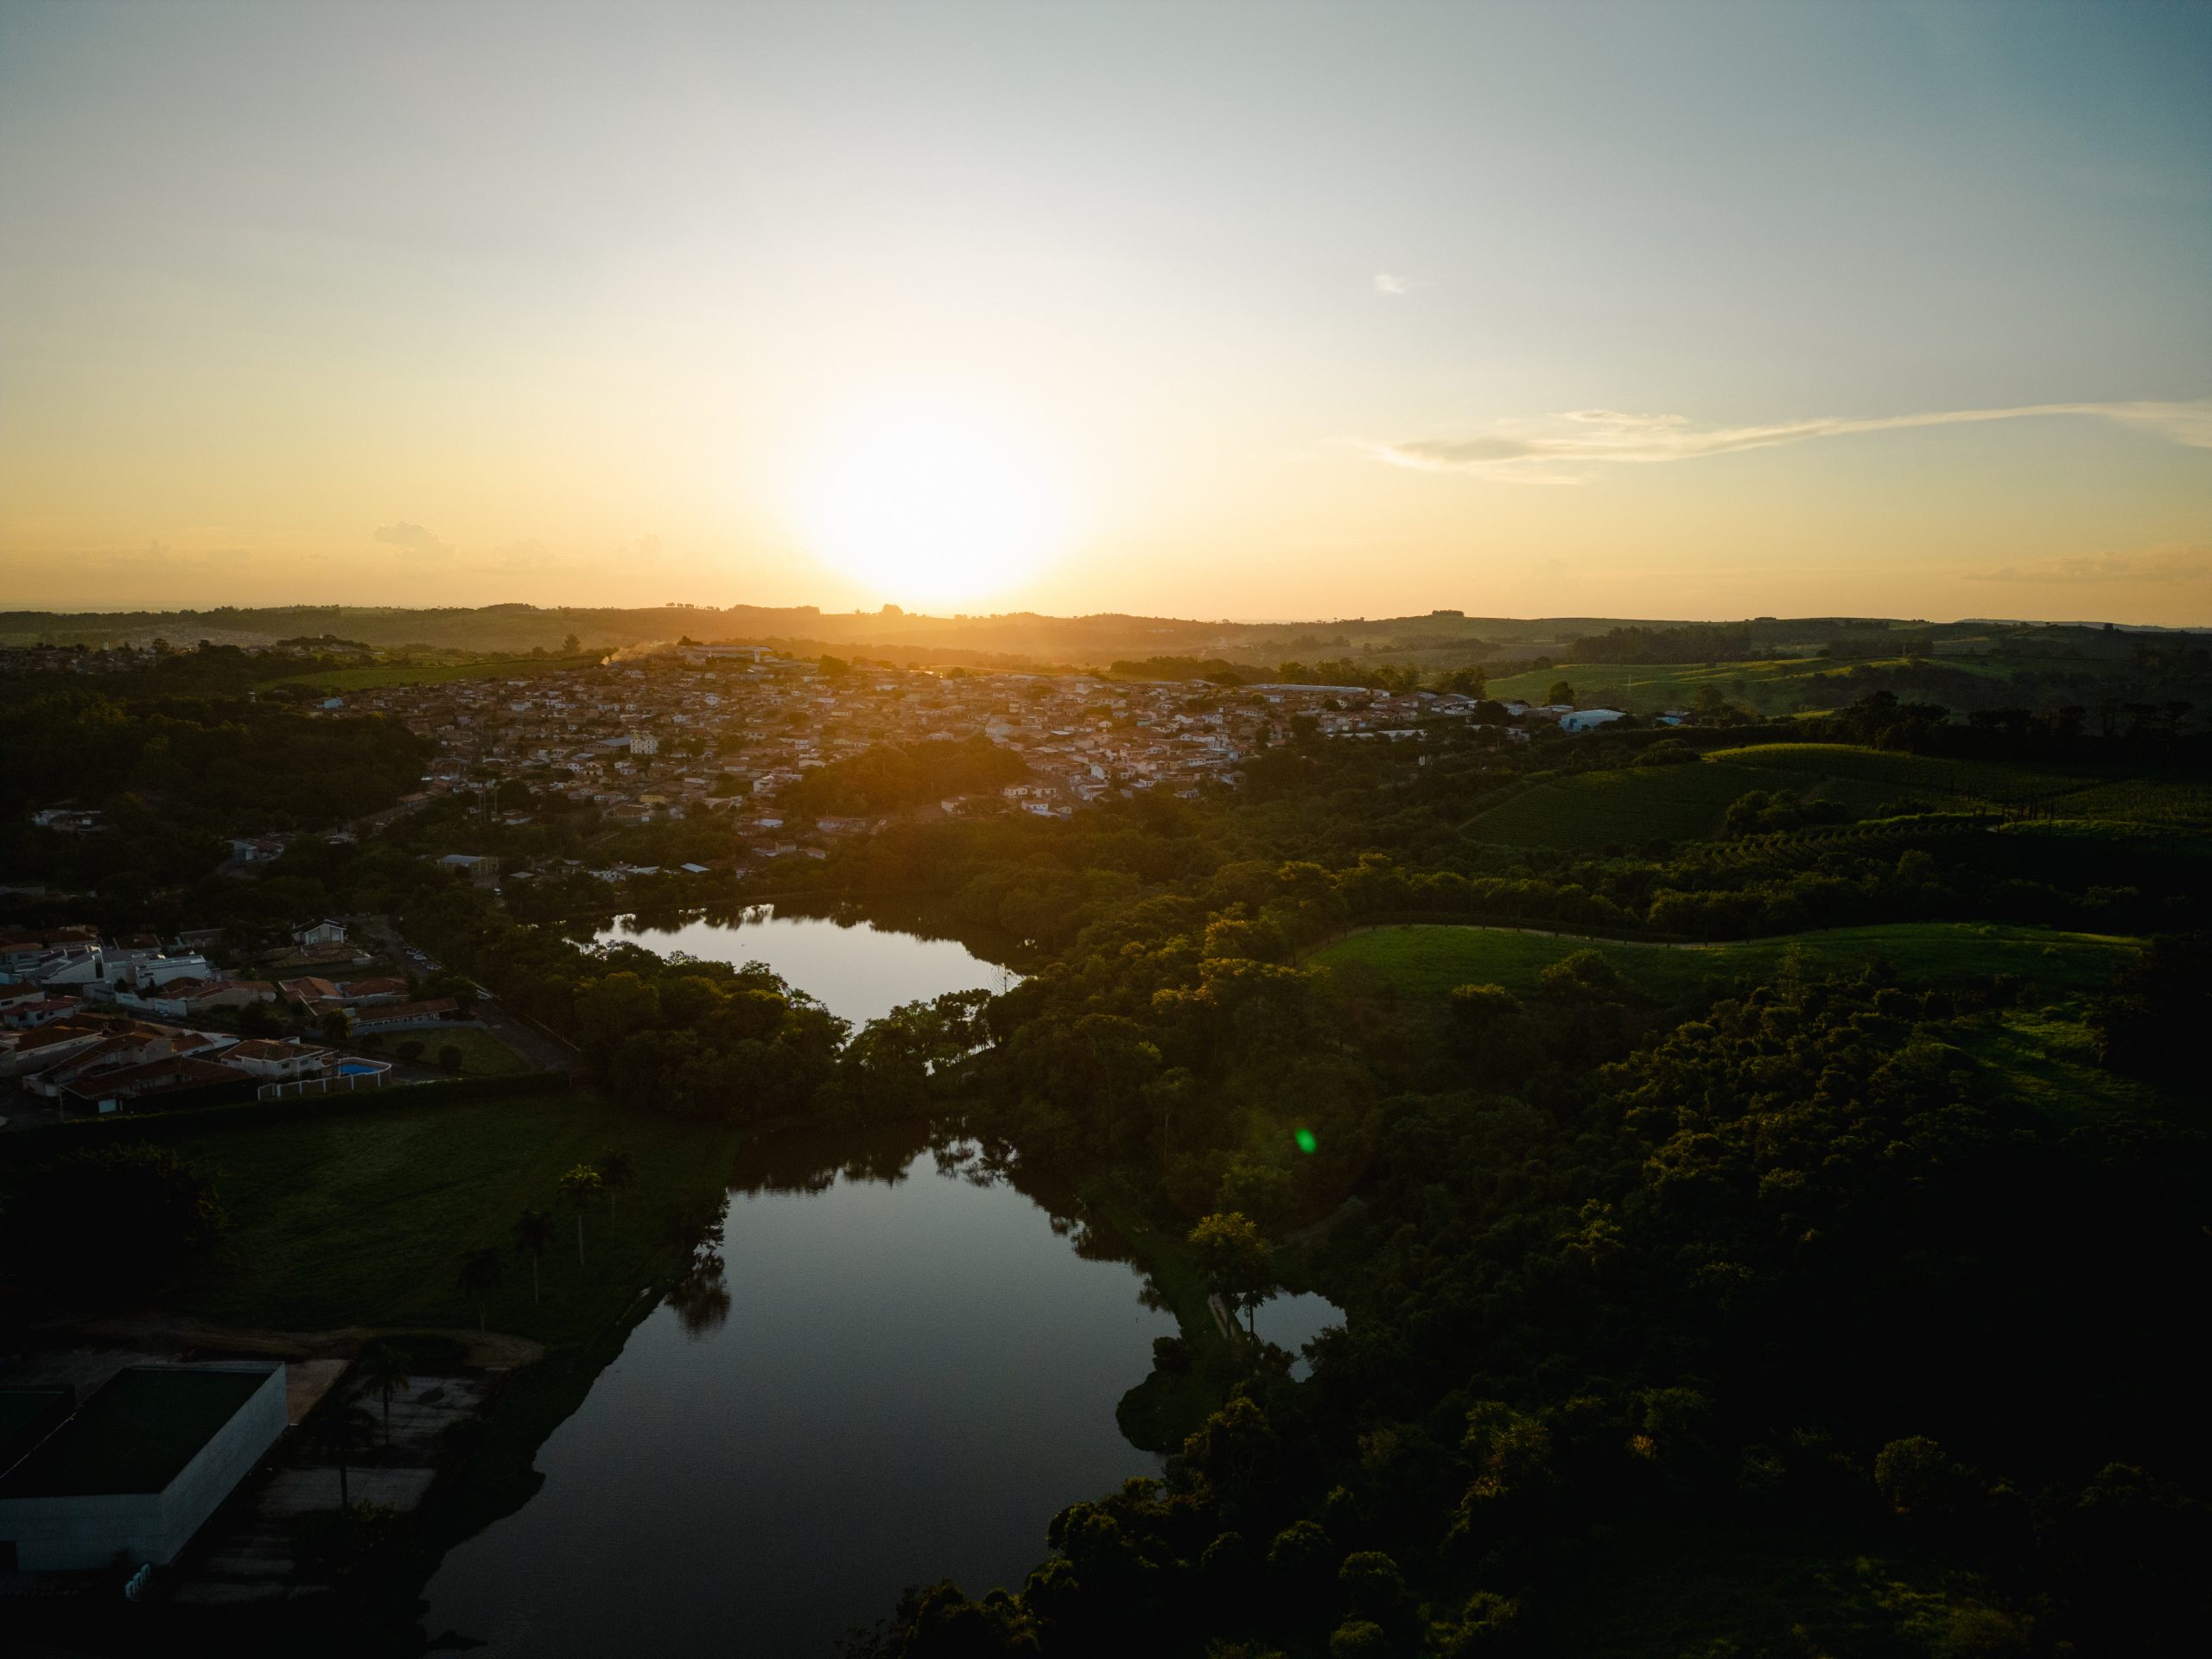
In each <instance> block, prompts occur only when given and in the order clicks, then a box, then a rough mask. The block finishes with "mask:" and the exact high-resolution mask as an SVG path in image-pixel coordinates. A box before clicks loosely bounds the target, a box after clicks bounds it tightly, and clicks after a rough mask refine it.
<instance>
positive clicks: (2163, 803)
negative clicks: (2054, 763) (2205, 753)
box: [2060, 778, 2212, 829]
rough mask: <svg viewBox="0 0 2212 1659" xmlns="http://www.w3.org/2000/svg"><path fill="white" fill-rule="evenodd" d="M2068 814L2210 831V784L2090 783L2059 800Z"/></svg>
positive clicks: (2176, 781) (2181, 781)
mask: <svg viewBox="0 0 2212 1659" xmlns="http://www.w3.org/2000/svg"><path fill="white" fill-rule="evenodd" d="M2060 810H2063V812H2064V813H2065V814H2066V815H2067V817H2075V818H2088V819H2095V820H2101V821H2103V822H2107V823H2137V824H2150V825H2155V826H2158V827H2159V828H2162V829H2212V785H2206V784H2202V783H2199V782H2197V781H2196V780H2195V779H2163V778H2129V779H2121V780H2120V781H2118V782H2114V783H2104V784H2093V785H2090V786H2089V787H2088V788H2087V789H2084V790H2082V791H2079V792H2078V793H2075V794H2072V795H2069V796H2067V797H2066V798H2065V799H2064V800H2063V802H2061V803H2060Z"/></svg>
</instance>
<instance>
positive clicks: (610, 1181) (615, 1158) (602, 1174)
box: [599, 1147, 637, 1217]
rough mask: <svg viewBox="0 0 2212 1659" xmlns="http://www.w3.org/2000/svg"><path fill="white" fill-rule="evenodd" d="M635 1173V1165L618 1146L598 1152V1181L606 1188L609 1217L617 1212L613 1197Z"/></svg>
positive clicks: (614, 1197) (615, 1196) (628, 1183)
mask: <svg viewBox="0 0 2212 1659" xmlns="http://www.w3.org/2000/svg"><path fill="white" fill-rule="evenodd" d="M636 1174H637V1166H636V1165H634V1164H632V1162H631V1161H630V1154H628V1153H626V1152H624V1151H622V1150H621V1149H620V1147H608V1148H607V1150H606V1151H605V1152H602V1153H601V1154H599V1181H600V1185H601V1186H603V1187H605V1188H606V1189H607V1214H608V1215H609V1217H613V1216H614V1215H616V1214H618V1213H619V1211H618V1210H617V1207H616V1205H615V1199H616V1198H617V1196H618V1195H619V1194H620V1192H621V1191H622V1189H623V1188H624V1187H626V1186H627V1185H630V1182H631V1180H632V1178H633V1177H635V1175H636Z"/></svg>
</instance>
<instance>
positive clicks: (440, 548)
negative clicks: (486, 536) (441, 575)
mask: <svg viewBox="0 0 2212 1659" xmlns="http://www.w3.org/2000/svg"><path fill="white" fill-rule="evenodd" d="M370 533H371V534H372V535H373V536H374V537H376V538H377V540H378V541H380V542H382V543H385V545H386V546H388V547H396V548H398V549H400V550H402V551H403V552H406V553H410V554H412V555H414V556H415V557H416V558H418V559H449V558H451V557H452V556H453V543H451V542H442V541H440V540H439V539H438V538H437V537H435V536H433V535H432V534H430V532H429V531H427V530H425V529H423V526H422V525H420V524H409V523H408V522H407V521H406V520H405V519H404V518H403V519H401V520H400V521H399V522H397V524H378V526H377V527H376V529H375V530H373V531H371V532H370Z"/></svg>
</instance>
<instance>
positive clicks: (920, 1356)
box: [425, 1126, 1175, 1659]
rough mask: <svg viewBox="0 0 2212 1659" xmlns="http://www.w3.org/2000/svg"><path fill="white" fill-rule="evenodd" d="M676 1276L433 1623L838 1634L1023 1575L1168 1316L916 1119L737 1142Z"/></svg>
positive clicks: (447, 1593)
mask: <svg viewBox="0 0 2212 1659" xmlns="http://www.w3.org/2000/svg"><path fill="white" fill-rule="evenodd" d="M684 1219H686V1220H690V1221H696V1222H698V1223H699V1224H700V1225H699V1230H697V1231H695V1232H693V1233H692V1234H691V1235H690V1237H689V1239H688V1240H687V1245H688V1246H689V1248H690V1251H691V1254H690V1262H689V1270H688V1271H687V1272H686V1273H685V1274H684V1275H683V1279H682V1280H681V1281H679V1282H678V1284H677V1286H676V1287H675V1288H674V1289H673V1290H672V1291H671V1293H670V1294H668V1296H667V1297H666V1298H665V1300H664V1302H663V1304H662V1305H661V1306H658V1308H656V1309H655V1311H654V1312H653V1313H651V1314H650V1315H648V1316H647V1317H646V1318H645V1320H644V1321H643V1322H642V1323H641V1324H640V1325H638V1327H637V1328H636V1329H635V1330H634V1331H632V1332H631V1333H630V1336H629V1338H628V1339H627V1341H626V1344H625V1345H624V1347H623V1350H622V1351H621V1353H620V1357H618V1358H617V1359H616V1360H615V1361H614V1362H613V1363H612V1364H611V1365H610V1366H609V1367H608V1368H607V1370H605V1371H603V1372H601V1374H600V1376H598V1378H597V1379H596V1380H595V1381H594V1384H593V1386H592V1389H591V1392H590V1394H589V1395H588V1397H587V1398H586V1399H585V1401H584V1402H583V1404H582V1406H581V1407H580V1408H578V1409H577V1410H576V1412H575V1414H574V1415H573V1416H571V1417H570V1418H569V1420H568V1421H566V1422H564V1423H563V1424H562V1426H561V1427H559V1428H558V1429H556V1431H555V1432H554V1433H553V1434H552V1435H551V1437H550V1439H549V1440H547V1441H546V1442H545V1444H544V1445H543V1446H542V1447H541V1448H540V1449H539V1452H538V1454H537V1459H536V1462H537V1469H538V1470H539V1471H541V1472H542V1474H543V1486H542V1487H541V1488H540V1490H539V1491H537V1495H536V1496H535V1497H532V1498H531V1500H530V1502H529V1503H526V1504H524V1506H523V1508H522V1509H520V1510H518V1511H517V1512H515V1513H514V1514H512V1515H511V1516H507V1517H506V1518H505V1519H503V1520H501V1521H499V1522H496V1523H495V1524H493V1526H492V1527H490V1528H488V1529H486V1531H484V1532H482V1533H480V1534H479V1535H477V1536H476V1537H474V1538H472V1539H470V1540H469V1541H467V1542H466V1543H464V1544H462V1545H461V1546H460V1547H458V1548H455V1549H454V1551H453V1552H452V1553H451V1554H449V1555H448V1557H447V1559H446V1561H445V1563H444V1565H443V1566H442V1567H441V1568H440V1570H439V1572H438V1573H436V1575H435V1577H434V1578H433V1579H432V1580H431V1581H430V1583H429V1586H427V1588H426V1591H425V1594H426V1596H427V1599H428V1601H429V1611H428V1618H427V1630H428V1631H429V1633H432V1634H436V1633H440V1632H443V1631H447V1630H451V1631H454V1632H455V1633H457V1635H458V1636H459V1637H464V1638H468V1639H473V1640H480V1641H483V1642H485V1643H488V1644H489V1648H488V1651H489V1652H491V1653H493V1654H495V1655H501V1656H505V1655H515V1656H525V1655H526V1656H538V1659H569V1656H579V1659H581V1656H584V1655H598V1654H603V1653H607V1652H618V1651H638V1652H649V1653H691V1652H722V1651H730V1650H733V1649H741V1650H744V1651H748V1652H760V1653H777V1654H785V1653H794V1654H804V1653H820V1654H827V1653H828V1652H829V1651H830V1649H831V1645H832V1643H834V1641H835V1640H836V1638H837V1637H840V1636H842V1634H843V1633H844V1632H845V1631H847V1630H849V1629H850V1628H851V1627H852V1626H854V1625H855V1624H860V1623H863V1622H865V1621H867V1620H868V1619H871V1618H876V1617H878V1616H879V1615H880V1613H881V1612H882V1611H883V1610H884V1609H886V1608H887V1607H889V1606H891V1605H893V1603H894V1602H895V1601H896V1600H897V1599H898V1595H899V1591H900V1590H901V1588H902V1587H904V1586H906V1585H909V1584H914V1583H927V1582H930V1581H932V1580H937V1579H939V1578H944V1577H947V1576H950V1577H952V1578H955V1579H957V1580H960V1581H961V1582H962V1583H963V1584H964V1585H965V1586H967V1587H968V1588H969V1590H970V1591H972V1592H976V1593H981V1592H982V1591H984V1590H987V1589H988V1588H990V1587H991V1586H994V1585H997V1584H1016V1583H1019V1582H1020V1577H1021V1575H1022V1573H1024V1572H1026V1570H1027V1568H1028V1567H1030V1566H1032V1565H1033V1564H1034V1563H1035V1562H1036V1561H1037V1560H1039V1559H1040V1558H1041V1557H1042V1555H1043V1554H1044V1553H1045V1527H1046V1522H1047V1521H1049V1520H1050V1518H1051V1517H1052V1515H1053V1514H1054V1513H1055V1512H1056V1511H1057V1510H1058V1509H1059V1508H1061V1507H1062V1506H1063V1505H1064V1504H1065V1503H1069V1502H1071V1501H1073V1500H1074V1499H1076V1498H1077V1497H1084V1496H1087V1495H1095V1494H1096V1493H1098V1492H1102V1491H1111V1490H1113V1489H1114V1488H1115V1487H1116V1486H1118V1485H1119V1484H1121V1482H1122V1480H1124V1479H1126V1478H1128V1477H1130V1476H1134V1475H1144V1474H1151V1473H1154V1472H1156V1471H1158V1469H1159V1467H1160V1463H1159V1459H1157V1458H1155V1457H1154V1456H1153V1455H1151V1454H1149V1453H1147V1452H1141V1451H1140V1450H1138V1449H1137V1448H1136V1447H1135V1446H1132V1445H1130V1444H1129V1442H1128V1440H1125V1439H1124V1438H1123V1437H1122V1433H1121V1431H1120V1429H1119V1428H1118V1427H1117V1426H1116V1420H1115V1409H1116V1404H1117V1403H1118V1402H1119V1401H1120V1399H1121V1397H1122V1395H1123V1394H1124V1393H1125V1392H1126V1391H1128V1389H1130V1388H1131V1387H1132V1386H1133V1385H1135V1384H1136V1383H1139V1382H1140V1381H1141V1380H1142V1379H1143V1378H1144V1377H1145V1376H1147V1374H1148V1373H1149V1371H1150V1370H1151V1368H1152V1363H1153V1357H1154V1351H1153V1343H1154V1338H1158V1337H1162V1336H1166V1335H1171V1334H1173V1332H1174V1330H1175V1325H1174V1321H1173V1319H1172V1318H1170V1317H1169V1316H1167V1315H1166V1314H1165V1313H1161V1312H1160V1311H1158V1308H1157V1306H1156V1299H1154V1298H1152V1297H1150V1296H1148V1295H1147V1294H1145V1293H1146V1290H1147V1287H1146V1286H1145V1285H1144V1282H1143V1280H1142V1277H1141V1275H1140V1274H1136V1273H1135V1272H1134V1271H1132V1269H1131V1268H1129V1267H1128V1265H1126V1260H1127V1251H1126V1249H1124V1248H1123V1247H1122V1246H1121V1244H1120V1243H1119V1241H1118V1240H1116V1239H1115V1238H1114V1237H1113V1236H1112V1234H1111V1233H1110V1231H1109V1230H1108V1229H1106V1228H1104V1227H1103V1226H1102V1225H1100V1224H1098V1223H1097V1222H1096V1220H1095V1219H1094V1218H1092V1217H1089V1216H1087V1215H1086V1214H1085V1213H1084V1211H1082V1210H1081V1209H1080V1207H1079V1206H1078V1205H1076V1203H1075V1202H1074V1201H1073V1199H1072V1198H1071V1197H1070V1196H1068V1195H1065V1194H1062V1193H1058V1192H1046V1191H1044V1190H1043V1189H1041V1188H1039V1187H1038V1186H1037V1185H1036V1184H1034V1183H1033V1182H1031V1181H1030V1180H1028V1179H1027V1177H1025V1176H1023V1175H1022V1174H1021V1173H1020V1171H1019V1170H1018V1169H1017V1168H1013V1167H1010V1166H1009V1160H1007V1159H1006V1158H1005V1157H1003V1156H1002V1155H995V1154H993V1153H991V1152H990V1151H989V1150H988V1149H986V1148H982V1147H976V1146H973V1145H970V1144H967V1143H963V1142H957V1141H947V1140H944V1139H943V1138H938V1139H937V1140H935V1141H933V1140H932V1138H931V1135H929V1134H928V1133H927V1132H926V1131H925V1129H923V1128H919V1127H918V1126H908V1127H896V1128H888V1129H885V1130H881V1131H870V1132H868V1133H865V1134H854V1133H842V1134H826V1133H825V1134H820V1135H791V1136H785V1137H781V1138H778V1139H775V1140H772V1141H766V1142H764V1143H761V1144H759V1145H757V1146H754V1147H749V1148H748V1149H747V1151H746V1152H745V1154H743V1156H742V1157H741V1160H740V1162H739V1165H738V1166H737V1168H736V1169H735V1171H734V1173H733V1175H732V1179H731V1181H730V1184H729V1196H728V1198H727V1200H726V1201H725V1203H724V1204H723V1205H721V1208H720V1210H719V1211H716V1210H715V1209H713V1208H709V1210H707V1211H704V1212H702V1213H700V1214H696V1215H694V1216H692V1217H686V1218H684Z"/></svg>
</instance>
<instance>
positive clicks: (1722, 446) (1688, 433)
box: [1365, 399, 2212, 484]
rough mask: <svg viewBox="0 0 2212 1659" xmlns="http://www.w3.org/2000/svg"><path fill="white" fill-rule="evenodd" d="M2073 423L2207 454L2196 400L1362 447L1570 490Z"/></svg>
mask: <svg viewBox="0 0 2212 1659" xmlns="http://www.w3.org/2000/svg"><path fill="white" fill-rule="evenodd" d="M2042 416H2085V417H2088V418H2090V419H2094V420H2102V421H2113V422H2117V423H2120V424H2121V425H2123V426H2131V427H2134V428H2137V429H2140V430H2143V431H2146V432H2151V433H2153V434H2155V435H2158V436H2159V437H2163V438H2165V439H2167V440H2168V441H2169V442H2174V443H2180V444H2187V445H2189V446H2190V448H2197V449H2212V399H2207V400H2201V401H2198V402H2196V403H2131V404H2021V405H2019V406H2018V407H2017V408H2012V409H1954V410H1936V411H1934V412H1932V413H1928V414H1920V415H1881V416H1873V417H1872V418H1860V419H1845V418H1842V417H1840V416H1817V417H1815V418H1813V419H1809V420H1800V421H1778V422H1775V423H1770V424H1768V425H1764V426H1700V425H1698V424H1697V423H1694V422H1693V421H1692V420H1691V419H1690V418H1689V417H1688V416H1686V415H1624V414H1622V413H1620V412H1619V411H1618V410H1610V409H1585V410H1574V411H1573V412H1572V413H1569V414H1564V415H1554V416H1546V417H1543V418H1541V419H1535V420H1512V421H1500V422H1498V423H1496V424H1495V425H1494V426H1492V427H1491V429H1490V430H1489V431H1487V432H1484V433H1479V434H1478V435H1475V436H1473V437H1470V438H1417V439H1411V440H1407V441H1402V442H1370V443H1368V444H1367V445H1366V446H1365V448H1367V449H1368V451H1369V452H1370V454H1373V455H1375V456H1376V459H1378V460H1381V461H1388V462H1389V463H1390V464H1391V465H1392V466H1394V467H1414V468H1417V469H1419V470H1421V471H1425V472H1465V473H1475V474H1480V475H1481V476H1483V477H1484V478H1493V479H1503V480H1508V481H1510V482H1513V483H1520V484H1571V483H1576V482H1579V481H1580V480H1582V479H1584V478H1586V477H1587V476H1589V472H1588V469H1589V468H1591V467H1602V466H1616V467H1622V466H1634V467H1648V466H1653V465H1656V464H1658V463H1660V462H1662V461H1697V460H1700V459H1702V458H1704V457H1705V456H1707V455H1726V454H1736V453H1738V451H1741V450H1745V449H1770V448H1776V447H1777V446H1778V445H1781V444H1786V443H1805V442H1810V441H1811V440H1813V439H1815V438H1841V437H1850V436H1853V435H1856V434H1859V433H1863V432H1896V431H1902V430H1904V429H1909V428H1912V427H1923V426H1969V425H1974V424H1976V423H1980V422H1985V421H2020V420H2030V419H2034V418H2037V417H2042Z"/></svg>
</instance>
